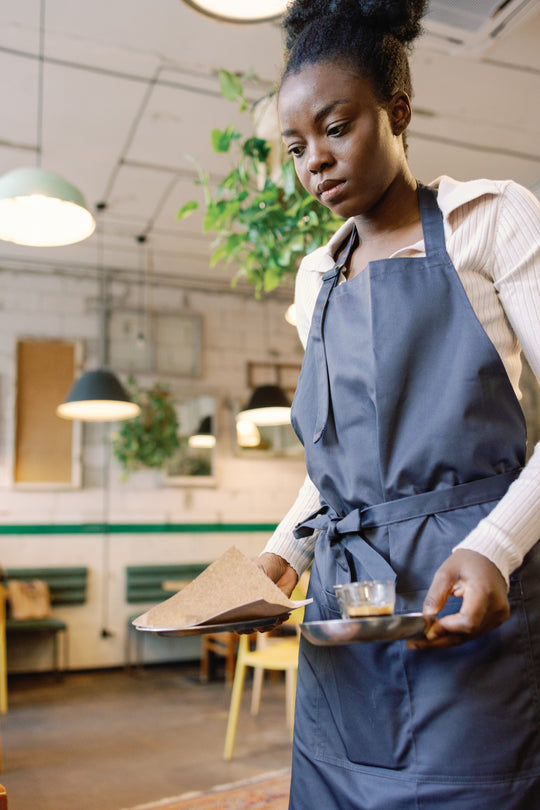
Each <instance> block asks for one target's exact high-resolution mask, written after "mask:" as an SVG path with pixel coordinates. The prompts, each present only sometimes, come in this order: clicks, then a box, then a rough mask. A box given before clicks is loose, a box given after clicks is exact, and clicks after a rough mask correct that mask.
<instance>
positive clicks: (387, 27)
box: [283, 0, 428, 103]
mask: <svg viewBox="0 0 540 810" xmlns="http://www.w3.org/2000/svg"><path fill="white" fill-rule="evenodd" d="M427 5H428V0H293V2H292V3H291V4H290V5H289V7H288V10H287V14H286V16H285V18H284V20H283V28H284V29H285V32H286V47H287V49H288V51H289V53H288V58H287V64H286V67H285V71H284V74H283V79H284V78H285V77H286V76H288V75H289V74H291V73H297V72H298V71H299V70H300V69H301V68H302V67H303V65H305V64H317V63H320V62H341V63H345V64H346V65H348V67H349V68H351V69H352V70H354V71H355V72H356V73H358V74H359V75H361V76H366V77H368V78H369V79H371V81H372V83H373V86H374V88H375V91H376V92H377V94H378V96H379V98H380V100H381V101H382V102H384V103H386V102H388V101H390V99H391V98H392V96H393V95H394V94H395V93H397V92H399V91H402V92H405V93H407V95H408V96H409V97H410V96H412V85H411V74H410V70H409V60H408V56H407V52H408V50H409V49H410V48H411V46H412V43H413V42H414V40H415V39H416V38H417V37H418V36H419V34H420V32H421V30H422V27H421V20H422V17H423V15H424V13H425V11H426V8H427Z"/></svg>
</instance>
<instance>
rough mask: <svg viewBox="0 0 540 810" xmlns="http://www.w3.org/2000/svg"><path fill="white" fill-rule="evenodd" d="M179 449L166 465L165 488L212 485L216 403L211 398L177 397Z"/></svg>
mask: <svg viewBox="0 0 540 810" xmlns="http://www.w3.org/2000/svg"><path fill="white" fill-rule="evenodd" d="M177 399H178V401H177V405H176V410H177V413H178V422H179V424H180V430H179V438H180V447H179V449H178V450H177V452H176V454H175V455H174V457H173V458H172V459H171V461H170V462H169V464H168V467H167V471H166V473H165V475H164V480H163V483H164V484H166V485H167V486H214V485H215V483H216V477H215V445H216V441H217V432H216V422H217V401H216V398H215V397H214V396H210V395H199V396H191V397H186V398H181V397H178V398H177Z"/></svg>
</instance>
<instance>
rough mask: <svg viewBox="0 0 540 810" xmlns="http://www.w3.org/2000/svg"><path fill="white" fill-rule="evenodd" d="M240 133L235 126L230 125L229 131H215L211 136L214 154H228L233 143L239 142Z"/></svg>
mask: <svg viewBox="0 0 540 810" xmlns="http://www.w3.org/2000/svg"><path fill="white" fill-rule="evenodd" d="M239 137H240V133H239V132H238V130H237V129H236V128H235V127H234V125H233V124H229V126H228V127H227V129H213V130H212V134H211V139H212V148H213V149H214V152H228V151H229V149H230V146H231V143H232V141H234V140H237V139H238V138H239Z"/></svg>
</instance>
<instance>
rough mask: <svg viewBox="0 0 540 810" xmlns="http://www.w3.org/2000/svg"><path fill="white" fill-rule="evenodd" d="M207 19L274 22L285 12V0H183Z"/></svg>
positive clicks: (235, 21) (237, 21)
mask: <svg viewBox="0 0 540 810" xmlns="http://www.w3.org/2000/svg"><path fill="white" fill-rule="evenodd" d="M184 2H185V3H187V4H188V6H191V7H192V8H194V9H195V10H196V11H200V12H201V13H202V14H205V15H206V16H207V17H213V18H214V19H216V20H222V21H224V22H234V23H257V22H266V21H267V20H275V19H276V18H277V17H281V15H282V14H283V12H284V11H285V6H286V5H287V0H184Z"/></svg>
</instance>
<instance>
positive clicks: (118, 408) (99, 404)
mask: <svg viewBox="0 0 540 810" xmlns="http://www.w3.org/2000/svg"><path fill="white" fill-rule="evenodd" d="M140 410H141V409H140V408H139V406H138V405H136V404H135V403H134V402H132V401H131V400H130V398H129V396H128V395H127V393H126V391H125V390H124V387H123V385H122V384H121V383H120V381H119V380H118V379H117V378H116V377H115V376H114V374H113V373H112V372H110V371H104V370H103V369H98V370H97V371H87V372H86V373H85V374H83V375H82V377H79V379H78V380H76V381H75V382H74V383H73V385H72V386H71V390H70V392H69V394H68V395H67V397H66V399H65V401H64V402H63V403H62V404H61V405H59V406H58V408H57V409H56V413H57V414H58V416H61V417H62V418H63V419H81V420H82V421H83V422H116V421H119V420H122V419H132V418H133V417H134V416H137V414H138V413H139V412H140Z"/></svg>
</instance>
